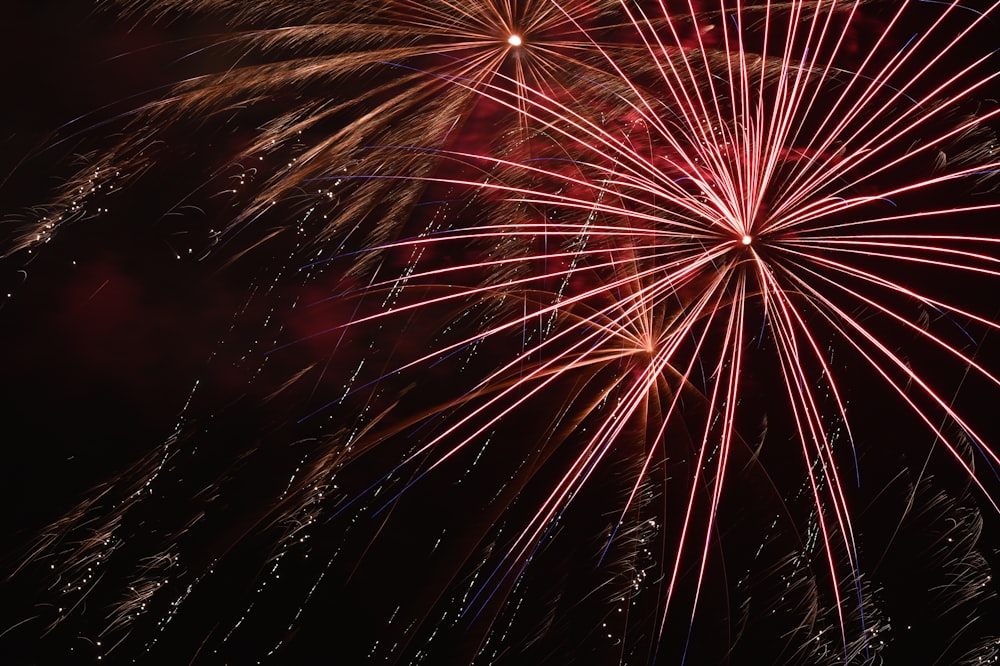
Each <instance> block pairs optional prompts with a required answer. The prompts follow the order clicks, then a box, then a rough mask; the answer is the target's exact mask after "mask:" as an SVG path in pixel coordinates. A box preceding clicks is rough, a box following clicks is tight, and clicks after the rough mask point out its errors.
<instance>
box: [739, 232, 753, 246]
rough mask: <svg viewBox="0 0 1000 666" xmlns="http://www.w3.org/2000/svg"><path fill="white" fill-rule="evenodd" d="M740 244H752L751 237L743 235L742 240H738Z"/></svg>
mask: <svg viewBox="0 0 1000 666" xmlns="http://www.w3.org/2000/svg"><path fill="white" fill-rule="evenodd" d="M740 242H741V243H743V244H744V245H749V244H750V243H752V242H753V236H751V235H749V234H744V236H743V238H741V239H740Z"/></svg>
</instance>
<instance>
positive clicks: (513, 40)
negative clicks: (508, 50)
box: [507, 35, 522, 46]
mask: <svg viewBox="0 0 1000 666" xmlns="http://www.w3.org/2000/svg"><path fill="white" fill-rule="evenodd" d="M507 43H508V44H510V45H511V46H520V45H521V43H522V42H521V38H520V37H518V36H517V35H511V36H510V37H508V38H507Z"/></svg>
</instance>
